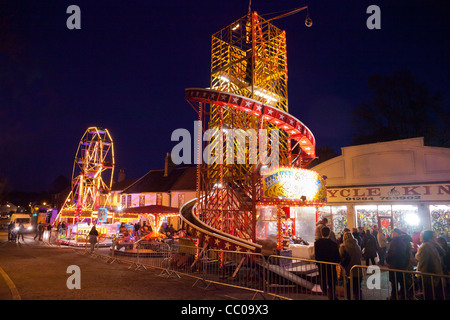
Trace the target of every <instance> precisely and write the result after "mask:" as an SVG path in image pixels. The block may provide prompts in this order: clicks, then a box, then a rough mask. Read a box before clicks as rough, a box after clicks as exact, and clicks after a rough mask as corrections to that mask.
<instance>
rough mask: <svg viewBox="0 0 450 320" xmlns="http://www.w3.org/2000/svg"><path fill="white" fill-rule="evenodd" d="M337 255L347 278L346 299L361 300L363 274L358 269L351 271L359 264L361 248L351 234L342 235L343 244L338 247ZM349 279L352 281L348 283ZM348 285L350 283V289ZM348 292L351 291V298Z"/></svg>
mask: <svg viewBox="0 0 450 320" xmlns="http://www.w3.org/2000/svg"><path fill="white" fill-rule="evenodd" d="M339 254H340V256H341V265H342V267H344V269H345V275H346V276H347V283H346V285H347V288H346V289H347V298H348V299H350V298H353V300H361V299H362V298H361V281H362V278H363V274H362V272H361V269H360V268H353V270H352V267H353V266H355V265H359V264H361V248H360V247H359V246H358V242H357V241H356V239H355V238H353V235H352V234H351V233H349V232H348V233H345V234H344V237H343V243H342V245H341V246H340V247H339ZM350 278H352V281H350ZM350 283H352V288H350ZM350 290H352V291H353V296H351V294H350Z"/></svg>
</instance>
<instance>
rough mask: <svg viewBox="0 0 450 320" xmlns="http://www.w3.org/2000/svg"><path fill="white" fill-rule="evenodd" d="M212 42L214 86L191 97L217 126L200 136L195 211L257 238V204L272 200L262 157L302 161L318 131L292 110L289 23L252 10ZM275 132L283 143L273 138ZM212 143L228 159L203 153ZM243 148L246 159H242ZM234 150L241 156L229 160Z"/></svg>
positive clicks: (290, 163) (299, 164)
mask: <svg viewBox="0 0 450 320" xmlns="http://www.w3.org/2000/svg"><path fill="white" fill-rule="evenodd" d="M211 44H212V47H211V82H210V88H207V89H195V88H194V89H186V99H187V100H188V101H189V103H190V104H191V105H192V106H193V107H194V109H195V110H196V111H197V112H198V115H199V120H200V121H199V122H198V123H199V125H201V126H202V128H198V129H197V132H205V131H206V130H208V131H209V132H211V131H212V132H215V133H216V134H214V135H213V138H212V139H205V138H204V137H203V138H202V137H201V136H198V137H197V141H201V146H199V147H197V155H195V156H196V157H197V162H196V163H200V162H201V164H199V165H198V176H197V199H198V203H197V206H196V208H195V211H196V212H195V214H196V215H197V216H198V217H199V218H200V220H201V221H202V222H204V223H205V224H207V225H209V226H211V227H213V228H215V229H217V230H220V231H222V232H225V233H228V234H231V235H233V236H236V237H239V238H241V239H244V240H249V241H253V242H255V241H256V220H257V210H256V207H257V206H258V205H261V204H262V203H264V200H267V198H266V199H263V198H264V197H263V195H262V183H261V174H262V173H261V170H262V169H263V167H264V166H263V165H262V163H261V161H260V160H261V159H262V158H264V157H266V158H267V157H268V155H270V154H272V155H273V154H274V152H275V151H277V152H278V155H279V156H278V159H277V160H278V164H279V166H283V167H290V168H303V167H305V166H306V165H307V164H308V163H310V162H311V161H312V160H313V159H314V158H315V151H314V147H315V141H314V136H313V135H312V133H311V132H310V131H309V129H308V128H307V127H306V126H305V125H304V124H303V123H301V121H299V120H298V119H296V118H295V117H293V116H292V115H290V114H289V113H288V92H287V91H288V90H287V82H288V68H287V54H286V33H285V31H283V30H280V29H279V28H277V27H275V26H274V25H273V24H272V23H271V22H270V21H269V20H265V19H264V18H262V17H261V16H259V15H258V14H257V13H256V12H251V11H249V13H248V14H247V15H245V16H244V17H242V18H240V19H239V20H237V21H234V22H233V23H231V24H230V25H228V26H227V27H225V28H223V29H222V30H220V31H218V32H216V33H215V34H213V35H212V43H211ZM231 132H232V133H233V136H231V137H230V133H231ZM239 132H242V134H244V135H247V138H249V137H248V133H249V132H250V133H253V132H256V133H257V139H258V140H259V143H257V144H256V145H252V143H244V144H242V143H240V142H241V141H242V140H239V137H238V136H239ZM261 133H265V136H261ZM276 137H278V143H276V144H273V143H269V141H275V140H276V139H274V138H276ZM261 139H266V140H262V141H264V142H266V143H263V144H261ZM204 140H206V142H205V141H204ZM230 141H231V142H230ZM207 143H208V145H207ZM199 144H200V142H199ZM230 144H231V146H232V148H230ZM206 147H207V148H208V150H213V152H215V153H216V154H215V155H217V156H219V157H220V155H223V156H222V159H221V160H220V159H219V160H218V161H215V162H214V163H209V164H208V163H205V162H202V161H198V159H199V158H201V157H202V154H200V153H202V150H205V148H206ZM263 147H264V148H263ZM275 147H276V150H275ZM255 151H256V157H257V158H258V159H259V160H258V161H257V162H255V161H254V160H255V159H254V158H255ZM230 153H231V154H230ZM242 154H244V155H245V161H240V162H239V161H236V159H237V158H238V155H242ZM228 157H229V158H230V159H235V161H233V162H232V163H230V162H228V161H226V160H225V159H228ZM216 160H217V158H216ZM303 199H304V198H303ZM274 201H275V200H274ZM265 203H266V204H268V203H269V202H267V201H266V202H265ZM301 204H302V205H313V204H314V201H311V202H309V203H306V202H305V201H304V200H302V202H301Z"/></svg>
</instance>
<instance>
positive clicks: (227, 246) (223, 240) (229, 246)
mask: <svg viewBox="0 0 450 320" xmlns="http://www.w3.org/2000/svg"><path fill="white" fill-rule="evenodd" d="M196 204H197V199H193V200H191V201H189V202H187V203H185V204H184V205H183V206H182V207H181V208H180V217H181V220H182V221H183V224H184V229H185V230H186V231H187V232H188V233H189V234H190V235H191V236H192V237H194V238H196V239H198V240H199V244H200V245H202V246H204V245H205V244H208V246H209V247H210V248H217V249H222V250H230V251H240V252H261V249H262V246H261V245H259V244H256V243H253V242H250V241H246V240H243V239H240V238H238V237H235V236H233V235H230V234H228V233H225V232H222V231H219V230H217V229H215V228H212V227H210V226H208V225H206V224H205V223H203V222H202V221H200V219H199V218H198V217H197V216H196V214H195V212H194V211H195V206H196Z"/></svg>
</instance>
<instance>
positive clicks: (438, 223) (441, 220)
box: [430, 205, 450, 237]
mask: <svg viewBox="0 0 450 320" xmlns="http://www.w3.org/2000/svg"><path fill="white" fill-rule="evenodd" d="M430 216H431V217H430V218H431V230H433V231H434V232H436V234H437V236H438V237H441V236H444V237H445V236H448V233H449V232H450V205H430Z"/></svg>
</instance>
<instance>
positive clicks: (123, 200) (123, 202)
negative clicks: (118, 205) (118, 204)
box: [122, 195, 127, 208]
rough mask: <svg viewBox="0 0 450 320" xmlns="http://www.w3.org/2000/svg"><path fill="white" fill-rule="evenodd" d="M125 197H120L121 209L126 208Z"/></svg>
mask: <svg viewBox="0 0 450 320" xmlns="http://www.w3.org/2000/svg"><path fill="white" fill-rule="evenodd" d="M126 201H127V197H126V196H125V195H123V196H122V208H126V206H125V205H126Z"/></svg>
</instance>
